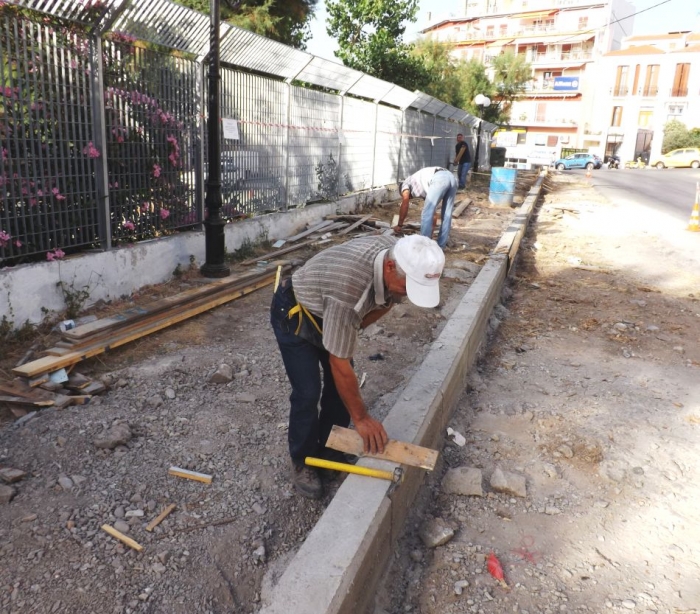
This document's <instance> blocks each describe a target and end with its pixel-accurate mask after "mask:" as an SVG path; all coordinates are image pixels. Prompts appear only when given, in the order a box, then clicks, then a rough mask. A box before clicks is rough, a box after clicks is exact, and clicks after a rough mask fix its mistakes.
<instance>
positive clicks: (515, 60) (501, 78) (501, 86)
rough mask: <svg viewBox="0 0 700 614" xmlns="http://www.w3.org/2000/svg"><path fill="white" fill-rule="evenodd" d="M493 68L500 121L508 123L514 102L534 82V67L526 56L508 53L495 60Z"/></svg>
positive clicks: (492, 64)
mask: <svg viewBox="0 0 700 614" xmlns="http://www.w3.org/2000/svg"><path fill="white" fill-rule="evenodd" d="M491 68H492V69H493V84H494V87H495V90H496V100H497V102H498V108H499V111H500V120H501V121H502V122H505V123H507V122H509V121H510V111H511V108H512V106H513V101H515V100H517V99H518V98H520V97H521V96H522V95H523V92H524V91H525V87H526V86H527V84H528V83H529V82H530V81H532V67H531V66H530V64H529V63H528V62H527V61H526V60H525V56H524V55H522V54H516V53H513V52H512V51H507V52H506V53H502V54H501V55H498V56H496V57H495V58H494V59H493V62H492V63H491Z"/></svg>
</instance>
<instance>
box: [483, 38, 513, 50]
mask: <svg viewBox="0 0 700 614" xmlns="http://www.w3.org/2000/svg"><path fill="white" fill-rule="evenodd" d="M512 42H513V39H512V38H511V39H510V40H506V41H494V42H493V43H489V44H488V45H486V46H487V47H489V48H492V47H505V46H506V45H510V44H511V43H512Z"/></svg>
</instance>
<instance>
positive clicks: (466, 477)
mask: <svg viewBox="0 0 700 614" xmlns="http://www.w3.org/2000/svg"><path fill="white" fill-rule="evenodd" d="M481 482H482V474H481V469H476V468H474V467H457V468H455V469H450V470H448V471H447V473H446V474H445V477H444V478H443V480H442V490H443V491H444V492H445V493H447V494H450V495H465V496H474V497H483V496H484V491H483V489H482V487H481Z"/></svg>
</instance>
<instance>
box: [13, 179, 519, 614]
mask: <svg viewBox="0 0 700 614" xmlns="http://www.w3.org/2000/svg"><path fill="white" fill-rule="evenodd" d="M527 187H529V186H528V185H526V184H525V183H523V185H519V190H520V192H521V194H520V197H521V198H522V191H523V190H522V189H523V188H524V189H527ZM487 193H488V188H487V186H486V184H485V183H484V182H483V180H478V179H477V180H476V181H475V183H474V184H472V186H471V188H470V189H469V191H468V193H467V194H465V195H459V196H458V199H459V200H461V199H462V198H471V199H472V200H473V202H472V204H471V205H470V206H469V207H468V209H467V210H466V212H465V214H464V215H463V216H462V217H461V218H459V219H456V220H454V223H453V230H452V233H451V239H452V243H451V247H450V249H449V250H448V252H447V260H448V268H447V270H446V276H445V280H444V281H443V283H442V289H443V300H442V302H441V305H440V306H439V307H438V308H436V309H432V310H421V309H419V308H416V307H414V306H412V305H410V304H409V303H405V304H402V305H399V306H398V307H396V308H395V309H393V310H392V311H391V312H390V314H389V315H388V316H385V317H384V318H383V319H382V320H380V321H379V322H378V323H376V324H375V325H373V326H372V327H370V328H368V329H367V330H366V331H364V332H363V333H362V334H361V339H360V343H359V352H358V355H357V356H356V357H355V366H356V370H357V372H358V374H361V375H364V378H365V384H364V386H363V389H362V391H363V396H364V398H365V400H366V401H367V403H368V406H370V407H371V408H372V412H373V414H374V415H375V416H379V417H380V418H381V417H383V416H384V415H385V413H386V412H387V411H388V409H389V408H390V407H391V406H392V404H393V400H394V398H395V395H396V394H398V391H399V390H400V389H401V388H402V386H403V384H404V383H405V382H406V381H407V379H408V378H409V377H410V376H411V373H412V371H413V370H414V369H415V368H416V366H417V365H418V364H419V363H420V361H421V359H422V356H423V355H424V354H425V352H426V350H427V348H428V347H429V345H430V343H431V342H432V341H433V339H434V338H435V337H436V336H437V334H438V333H439V331H440V330H441V328H442V326H443V325H444V322H445V321H446V318H448V317H449V315H450V313H451V312H452V310H453V309H454V306H455V305H456V303H457V301H458V300H459V299H460V297H461V296H462V295H463V294H464V292H465V291H466V288H467V286H468V283H469V282H470V281H471V280H472V279H473V278H474V277H475V276H476V274H478V271H479V269H480V264H481V263H483V261H484V260H485V259H486V258H487V255H488V253H489V252H490V250H491V249H492V248H493V246H494V245H495V244H496V242H497V241H498V239H499V237H500V236H501V234H502V232H503V231H504V229H505V228H506V227H507V226H508V223H509V221H510V220H511V219H512V216H513V212H514V210H513V209H511V208H510V207H498V206H491V205H489V203H488V199H487ZM371 212H372V213H373V214H375V215H377V216H380V217H382V218H383V219H385V220H387V221H389V220H391V217H392V215H393V214H394V213H397V207H380V206H375V207H373V208H372V209H371ZM419 212H420V206H419V205H412V208H411V213H410V215H409V221H418V216H419ZM313 253H314V252H313V251H307V252H297V253H295V257H300V258H308V257H310V256H311V255H312V254H313ZM239 266H240V265H239ZM195 277H196V275H194V273H187V274H185V275H184V276H182V277H181V278H179V279H174V280H173V281H171V282H170V283H168V284H164V285H162V286H158V287H153V288H147V289H144V290H143V291H142V292H140V293H139V295H138V296H134V297H132V298H131V300H128V301H121V302H119V303H116V302H115V303H112V304H107V305H100V306H97V307H96V308H95V309H93V310H91V311H90V313H96V314H97V315H98V316H100V317H103V316H105V315H107V314H110V313H115V312H118V311H121V310H124V309H126V308H128V307H131V306H133V305H134V304H144V303H145V302H147V301H150V300H154V299H156V298H159V297H162V296H165V295H170V294H174V293H177V292H179V291H182V290H185V289H187V288H189V287H192V286H193V285H194V284H196V283H198V282H197V280H196V279H195ZM269 300H270V290H269V288H268V289H264V290H262V291H259V292H256V293H254V294H252V295H249V296H247V297H244V298H242V299H240V300H237V301H234V302H232V303H230V304H228V305H226V306H223V307H220V308H217V309H215V310H213V311H211V312H209V313H206V314H203V315H201V316H199V317H197V318H195V319H193V320H191V321H188V322H186V323H183V324H181V325H178V326H175V327H172V328H169V329H166V330H165V331H163V332H161V333H158V334H156V335H153V336H149V337H145V338H142V339H140V340H139V341H136V342H134V343H132V344H130V345H128V346H126V347H124V348H123V349H120V350H118V351H114V352H110V353H107V354H104V355H102V356H100V357H99V358H97V359H93V360H90V361H86V362H84V363H81V364H79V365H78V367H77V369H76V370H78V371H80V372H81V373H82V374H84V375H87V376H89V377H91V378H93V379H98V378H101V379H102V380H103V381H104V382H105V383H107V384H108V385H109V387H110V389H109V391H108V392H107V393H106V394H104V395H103V396H101V397H96V398H94V399H93V400H92V401H91V402H90V403H89V404H88V405H84V406H77V407H70V408H67V409H64V410H61V411H57V410H52V409H45V410H43V411H41V412H39V413H37V414H36V415H35V416H34V417H32V418H31V419H29V420H25V421H23V422H22V423H21V424H19V425H18V423H16V422H14V419H13V417H12V415H11V414H10V413H9V411H8V410H7V409H6V408H0V411H1V412H3V413H2V414H0V418H1V420H2V421H1V423H0V466H6V467H14V468H17V469H20V470H23V471H26V472H27V473H28V476H27V477H25V478H24V479H23V480H22V481H20V482H17V483H16V484H13V488H14V489H15V491H16V493H15V496H14V498H13V499H12V501H11V502H9V503H5V504H0V560H1V561H2V565H0V612H2V613H10V612H12V613H14V612H36V613H41V614H44V613H50V614H54V613H59V612H65V613H71V614H76V613H83V612H85V613H87V612H97V611H100V612H104V613H114V614H117V613H123V614H126V613H132V612H149V613H163V614H166V613H167V614H192V613H194V612H197V613H202V614H205V613H212V614H213V613H219V612H221V613H223V612H227V613H231V612H236V613H244V612H254V611H256V610H257V609H258V608H259V604H260V598H261V597H260V593H261V591H263V590H265V589H264V587H263V586H262V584H263V577H264V574H265V572H266V571H267V570H268V569H269V567H270V565H271V564H272V562H274V561H275V560H280V559H284V557H285V556H288V555H289V553H292V552H294V551H295V550H296V548H297V547H298V546H299V545H300V544H301V543H302V542H303V540H304V538H305V536H306V535H307V534H308V532H309V531H310V529H311V528H312V527H313V526H314V524H315V522H316V520H317V519H318V518H319V516H320V515H321V513H322V512H323V510H324V509H325V507H326V505H327V504H328V502H329V501H330V499H331V497H332V494H333V492H335V490H336V489H337V487H338V485H339V484H340V479H339V478H338V479H336V480H334V481H331V482H329V483H328V484H327V486H328V489H327V490H328V494H327V495H326V497H325V498H324V499H323V500H322V501H318V502H315V501H308V500H306V499H303V498H300V497H298V496H296V495H295V494H294V493H293V491H292V488H291V485H290V482H289V479H288V465H287V463H288V460H287V452H286V427H287V425H286V418H287V412H288V395H289V386H288V383H287V380H286V375H285V373H284V370H283V367H282V361H281V358H280V356H279V353H278V350H277V347H276V344H275V341H274V336H273V334H272V331H271V329H270V327H269V323H268V315H267V311H268V305H269ZM56 340H57V338H56V336H55V334H48V335H44V336H39V337H36V338H35V339H33V340H31V339H30V340H24V341H23V342H22V343H17V344H15V345H14V346H5V347H4V348H3V350H4V351H3V357H2V359H1V360H0V370H1V371H0V374H4V375H5V376H7V375H8V374H9V372H10V370H11V368H12V367H13V366H14V364H15V363H16V362H17V361H18V360H19V358H20V357H21V356H22V355H23V354H24V353H25V351H26V350H27V347H29V346H30V345H31V343H32V341H36V342H37V343H38V344H39V345H40V348H39V349H41V347H50V346H51V345H53V344H54V343H55V341H56ZM222 363H225V364H228V365H229V366H230V367H232V371H233V380H232V381H231V382H229V383H211V382H210V381H209V378H210V376H211V375H212V374H213V373H214V371H215V370H216V369H217V367H218V366H219V365H220V364H222ZM115 425H121V426H120V427H119V428H121V429H126V431H127V433H128V434H129V435H130V437H127V439H128V440H127V441H124V442H123V444H121V445H118V446H117V447H116V448H115V449H113V450H109V449H100V448H98V447H96V446H95V443H94V442H95V440H96V439H98V438H100V437H101V436H103V435H104V434H105V432H107V431H108V430H109V429H110V428H112V427H113V426H115ZM172 465H176V466H179V467H182V468H186V469H190V470H194V471H198V472H202V473H208V474H211V475H213V476H214V477H213V481H212V483H211V484H202V483H200V482H194V481H189V480H184V479H180V478H176V477H171V476H169V475H168V468H169V467H170V466H172ZM173 503H174V504H175V505H176V506H177V509H176V510H175V511H174V512H173V513H172V514H171V515H170V516H168V518H166V519H165V520H164V521H163V522H162V523H161V524H160V525H159V526H158V527H157V528H156V529H155V530H154V531H153V532H147V531H146V530H145V527H146V525H147V523H148V522H150V521H151V520H152V519H153V518H154V517H155V516H156V515H157V514H158V513H159V512H160V511H161V510H163V509H164V508H165V507H166V506H168V505H170V504H173ZM103 524H110V525H114V526H117V528H119V529H120V530H122V531H123V532H125V533H126V534H128V536H129V537H131V538H133V539H134V540H136V541H137V542H138V543H139V544H141V545H142V546H143V551H142V552H140V553H138V552H136V551H134V550H132V549H130V548H128V547H126V546H124V545H122V544H120V543H119V542H117V541H116V540H114V539H113V538H111V537H110V536H108V535H107V534H106V533H105V532H104V531H102V530H101V528H100V527H101V526H102V525H103Z"/></svg>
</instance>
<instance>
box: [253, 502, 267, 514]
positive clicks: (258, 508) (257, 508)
mask: <svg viewBox="0 0 700 614" xmlns="http://www.w3.org/2000/svg"><path fill="white" fill-rule="evenodd" d="M253 511H254V512H255V513H256V514H257V515H258V516H262V515H263V514H264V513H265V508H264V507H263V506H262V505H260V504H259V503H258V502H257V501H256V502H255V503H253Z"/></svg>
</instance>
